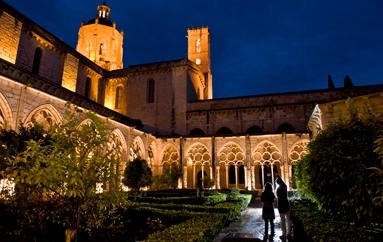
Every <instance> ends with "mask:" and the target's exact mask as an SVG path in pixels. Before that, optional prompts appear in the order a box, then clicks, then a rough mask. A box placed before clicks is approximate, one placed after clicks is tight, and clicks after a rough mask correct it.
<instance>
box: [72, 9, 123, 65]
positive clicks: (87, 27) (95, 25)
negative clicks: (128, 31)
mask: <svg viewBox="0 0 383 242" xmlns="http://www.w3.org/2000/svg"><path fill="white" fill-rule="evenodd" d="M123 35H124V33H123V31H118V30H117V28H116V22H112V21H110V8H109V7H108V6H107V5H106V3H105V2H104V3H103V4H101V5H99V6H98V7H97V15H96V17H95V18H94V19H91V20H89V21H88V22H85V21H83V22H82V23H81V27H80V29H79V31H78V40H77V46H76V50H77V51H78V52H80V53H81V54H83V55H84V56H86V57H87V58H89V59H90V60H91V61H93V62H95V63H96V64H97V65H99V66H101V67H102V68H104V69H106V70H110V71H111V70H116V69H122V68H123V64H122V54H123V48H122V45H123Z"/></svg>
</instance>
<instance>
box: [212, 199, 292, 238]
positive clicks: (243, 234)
mask: <svg viewBox="0 0 383 242" xmlns="http://www.w3.org/2000/svg"><path fill="white" fill-rule="evenodd" d="M274 211H275V219H274V226H275V234H274V236H272V237H271V236H268V237H267V238H266V239H265V240H264V234H265V222H264V220H263V219H262V202H261V201H260V197H259V196H257V197H256V198H255V199H254V200H253V201H251V203H250V204H249V206H248V208H247V209H246V210H245V211H243V212H242V213H241V214H240V215H239V216H238V218H237V219H236V220H234V221H233V222H231V223H230V224H229V225H228V226H226V227H225V228H223V229H222V230H221V232H220V233H219V235H218V236H217V237H216V238H215V239H214V240H213V242H231V241H267V242H285V241H292V240H286V239H280V238H279V236H281V235H282V228H281V225H280V217H279V213H278V209H275V210H274ZM268 232H269V233H268V235H270V230H269V231H268Z"/></svg>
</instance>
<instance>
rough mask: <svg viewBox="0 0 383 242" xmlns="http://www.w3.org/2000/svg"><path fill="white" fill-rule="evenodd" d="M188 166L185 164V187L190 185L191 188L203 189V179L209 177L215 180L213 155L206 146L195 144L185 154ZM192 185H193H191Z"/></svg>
mask: <svg viewBox="0 0 383 242" xmlns="http://www.w3.org/2000/svg"><path fill="white" fill-rule="evenodd" d="M185 160H186V164H184V169H185V168H186V171H185V170H184V183H186V184H184V186H187V184H189V186H187V187H189V188H194V186H197V187H199V188H202V186H203V184H202V178H203V177H205V176H207V177H209V178H210V179H213V170H212V166H211V154H210V151H209V149H208V148H207V147H206V145H204V144H202V143H200V142H196V143H193V144H192V145H191V146H190V147H189V148H188V149H187V150H186V152H185ZM190 184H191V185H190Z"/></svg>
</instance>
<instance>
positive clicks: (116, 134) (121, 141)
mask: <svg viewBox="0 0 383 242" xmlns="http://www.w3.org/2000/svg"><path fill="white" fill-rule="evenodd" d="M109 140H110V141H112V140H113V142H115V143H116V144H117V143H118V145H119V146H120V147H121V155H122V158H123V159H122V161H123V162H124V161H126V160H127V157H128V146H127V143H126V140H125V137H124V135H123V134H122V132H121V130H119V129H114V130H113V131H112V132H111V133H110V134H109Z"/></svg>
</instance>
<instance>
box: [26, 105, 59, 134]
mask: <svg viewBox="0 0 383 242" xmlns="http://www.w3.org/2000/svg"><path fill="white" fill-rule="evenodd" d="M32 121H35V122H37V123H39V124H41V125H42V126H43V127H44V128H46V129H47V128H50V127H51V126H52V125H53V124H60V123H62V121H63V119H62V116H61V114H60V113H59V112H58V111H57V109H56V108H55V107H53V105H51V104H44V105H41V106H38V107H37V108H35V109H34V110H32V111H31V112H30V113H29V114H28V115H27V117H26V118H25V121H24V125H25V126H28V125H31V124H32Z"/></svg>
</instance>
